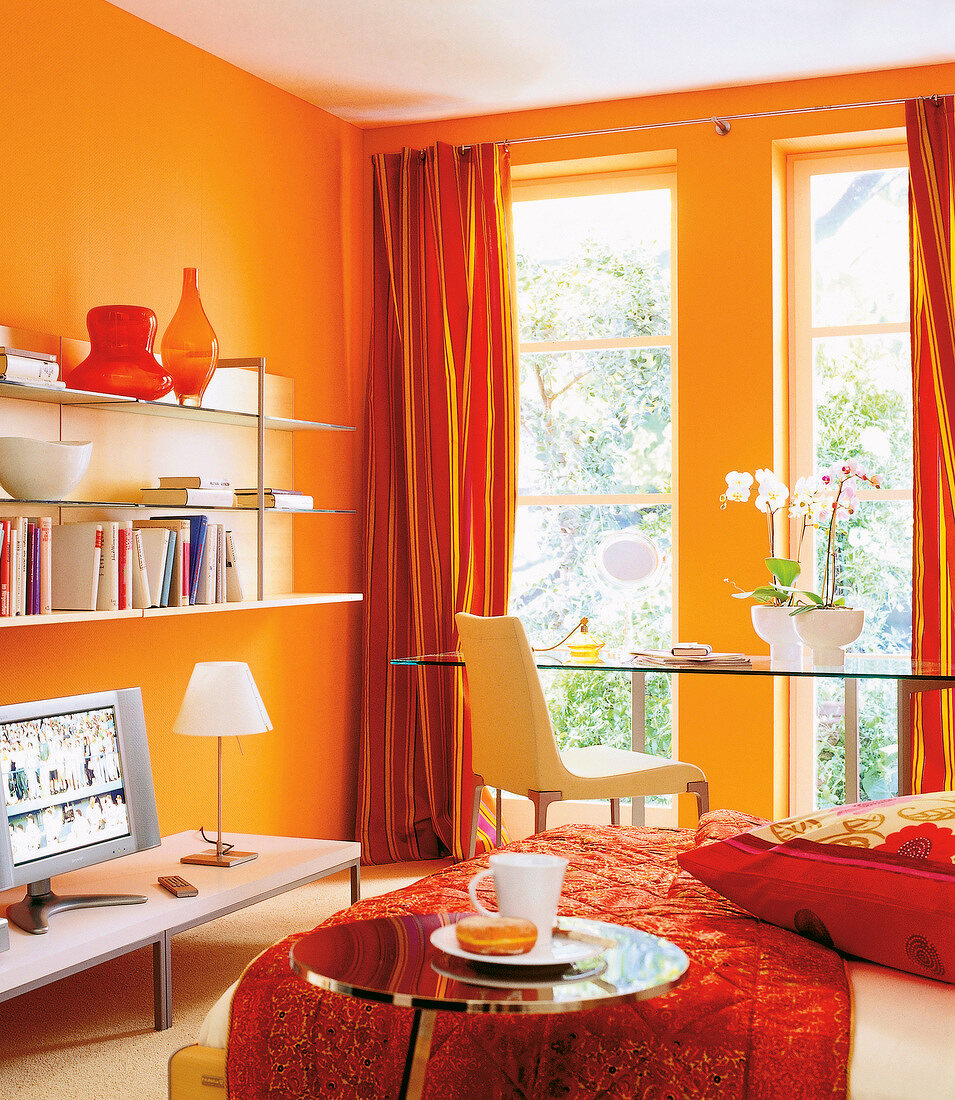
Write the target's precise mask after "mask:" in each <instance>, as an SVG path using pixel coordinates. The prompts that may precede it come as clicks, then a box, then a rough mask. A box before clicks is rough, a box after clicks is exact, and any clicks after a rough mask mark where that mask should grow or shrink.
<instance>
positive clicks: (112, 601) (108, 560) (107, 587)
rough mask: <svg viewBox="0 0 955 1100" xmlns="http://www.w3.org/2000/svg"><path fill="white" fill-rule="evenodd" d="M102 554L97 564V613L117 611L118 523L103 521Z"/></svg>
mask: <svg viewBox="0 0 955 1100" xmlns="http://www.w3.org/2000/svg"><path fill="white" fill-rule="evenodd" d="M100 526H101V527H102V529H103V543H102V554H101V555H100V562H99V592H98V594H97V597H96V610H97V611H118V610H119V523H118V522H117V521H116V520H105V519H104V520H103V521H102V522H101V524H100Z"/></svg>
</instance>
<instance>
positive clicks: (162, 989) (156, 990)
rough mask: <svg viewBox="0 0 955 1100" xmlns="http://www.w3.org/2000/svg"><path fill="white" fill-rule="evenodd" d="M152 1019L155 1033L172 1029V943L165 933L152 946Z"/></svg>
mask: <svg viewBox="0 0 955 1100" xmlns="http://www.w3.org/2000/svg"><path fill="white" fill-rule="evenodd" d="M153 1017H154V1020H155V1025H156V1030H157V1031H165V1030H166V1028H169V1027H172V943H171V938H170V935H169V933H168V932H166V931H164V932H163V933H162V936H161V937H160V938H159V939H158V940H156V942H155V943H154V944H153Z"/></svg>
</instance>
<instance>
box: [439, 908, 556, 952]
mask: <svg viewBox="0 0 955 1100" xmlns="http://www.w3.org/2000/svg"><path fill="white" fill-rule="evenodd" d="M454 927H455V930H456V931H457V934H458V943H459V944H460V945H461V947H462V948H463V949H464V950H465V951H470V952H471V953H472V954H474V955H525V954H527V952H528V951H530V949H531V948H532V947H533V946H534V944H535V943H537V926H536V925H535V924H534V923H533V922H532V921H529V920H524V918H523V917H463V918H462V919H461V920H459V921H458V923H457V924H456V925H455V926H454Z"/></svg>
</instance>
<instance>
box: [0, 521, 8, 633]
mask: <svg viewBox="0 0 955 1100" xmlns="http://www.w3.org/2000/svg"><path fill="white" fill-rule="evenodd" d="M9 614H10V521H9V520H8V519H4V520H0V617H2V618H4V619H5V618H7V617H8V616H9Z"/></svg>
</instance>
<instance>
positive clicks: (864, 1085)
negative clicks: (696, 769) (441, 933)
mask: <svg viewBox="0 0 955 1100" xmlns="http://www.w3.org/2000/svg"><path fill="white" fill-rule="evenodd" d="M759 824H761V823H760V822H756V821H754V820H753V819H752V818H749V817H746V816H744V815H740V814H736V813H732V812H730V811H716V812H714V813H710V814H707V815H705V816H704V818H703V819H702V820H701V822H700V826H699V828H698V829H696V830H692V829H682V830H667V829H653V828H645V827H631V826H623V827H621V826H578V825H568V826H563V827H561V828H557V829H552V830H549V831H548V832H546V833H543V834H540V835H539V836H535V837H531V838H529V839H528V840H525V841H520V842H516V843H515V844H513V845H511V847H512V848H514V849H517V850H523V851H548V852H554V853H557V854H560V855H562V856H565V857H566V858H567V859H568V860H569V861H570V865H569V867H568V871H567V876H566V878H565V886H564V891H563V894H562V899H561V907H560V912H561V913H563V914H568V915H576V916H583V917H589V918H591V919H597V920H606V921H612V922H615V923H619V924H628V925H633V926H635V927H639V928H642V929H644V930H645V931H648V932H652V933H654V934H657V935H661V936H664V937H666V938H667V939H670V940H672V941H673V942H675V943H676V944H678V945H679V946H680V947H681V948H682V949H683V950H684V951H685V952H686V953H687V955H688V956H689V958H690V968H689V970H688V972H687V975H686V977H685V979H684V981H683V982H682V983H681V984H680V985H679V986H678V987H677V988H676V989H675V990H673V991H672V992H670V993H668V994H666V995H664V996H661V997H657V998H654V999H651V1000H648V1001H643V1002H638V1003H635V1004H624V1005H618V1006H613V1007H609V1008H607V1009H597V1010H593V1011H591V1012H585V1013H580V1014H575V1015H567V1016H540V1017H533V1016H532V1017H524V1016H520V1017H501V1016H494V1017H484V1016H478V1017H475V1016H459V1015H457V1014H453V1013H439V1014H438V1017H437V1023H436V1027H435V1034H434V1041H433V1044H432V1055H431V1060H430V1062H429V1067H428V1078H427V1082H426V1086H425V1093H424V1095H425V1096H426V1097H435V1098H441V1100H453V1098H461V1100H465V1098H472V1097H475V1096H481V1097H512V1096H521V1097H553V1096H563V1097H568V1098H581V1100H582V1098H584V1097H594V1096H621V1097H625V1096H641V1097H643V1096H646V1097H660V1098H665V1097H672V1098H673V1100H683V1098H690V1097H719V1098H721V1100H722V1098H724V1097H725V1098H735V1097H739V1098H744V1097H759V1098H767V1100H771V1098H779V1100H784V1098H785V1100H799V1098H805V1100H816V1098H818V1097H830V1096H831V1097H843V1096H848V1097H850V1098H851V1100H889V1098H899V1100H901V1098H909V1097H919V1100H936V1098H937V1100H942V1098H943V1097H945V1098H951V1097H952V1096H953V1095H955V1086H953V1084H952V1082H955V986H952V985H950V984H948V983H947V982H944V981H937V980H933V979H932V978H930V977H924V976H919V975H917V974H912V973H904V972H901V971H898V970H895V969H892V968H888V967H885V966H879V965H876V964H874V963H871V962H866V961H863V960H858V959H847V958H844V957H843V956H842V955H840V954H839V953H837V952H836V951H834V950H832V949H831V948H829V947H826V946H824V945H822V944H820V943H817V942H815V941H814V940H813V939H810V938H807V937H806V936H804V935H797V934H796V933H794V932H792V931H789V930H787V929H785V928H781V927H777V926H776V925H774V924H771V923H769V922H767V921H763V920H758V919H757V918H755V917H753V916H752V915H751V914H750V913H748V912H746V911H745V910H744V909H742V908H740V907H739V906H738V905H736V904H734V903H733V902H731V901H728V900H727V899H726V898H724V897H723V896H721V895H720V894H718V893H717V892H716V891H714V890H713V889H711V888H709V887H708V886H705V885H704V884H703V883H702V882H701V881H699V879H698V878H697V877H695V876H694V875H693V874H691V873H689V871H687V870H685V869H684V868H683V867H681V865H680V863H679V860H680V858H681V857H683V858H688V857H690V856H692V854H693V853H694V852H695V851H697V850H698V849H699V848H700V847H701V846H702V845H707V844H711V843H713V842H716V843H717V844H718V843H719V842H721V841H723V840H725V839H727V838H734V837H735V836H736V835H737V834H740V833H742V832H744V831H746V830H751V829H752V828H753V827H754V826H757V825H759ZM707 850H710V849H707ZM713 850H715V849H713ZM485 865H486V857H478V858H476V859H474V860H470V861H467V862H464V863H460V864H457V865H456V866H453V867H450V868H447V869H445V870H443V871H440V872H438V873H437V874H434V875H431V876H429V877H428V878H425V879H422V880H421V881H420V882H417V883H415V884H413V885H411V886H409V887H405V888H404V889H402V890H397V891H393V892H392V893H390V894H385V895H382V896H380V897H376V898H372V899H368V900H366V901H362V902H358V903H357V904H356V905H354V906H352V907H350V908H349V909H347V910H343V911H342V912H341V913H338V914H336V915H335V916H334V917H332V918H330V921H329V922H327V923H340V922H344V921H349V920H354V919H358V918H363V917H373V916H389V915H396V914H402V913H412V912H418V913H428V912H442V911H450V912H453V911H460V910H464V909H468V908H469V907H470V903H469V901H468V897H467V883H468V881H469V879H470V878H471V876H472V875H474V874H475V873H476V872H477V870H478V869H479V868H480V867H482V866H485ZM301 934H304V932H303V933H299V934H298V935H301ZM296 938H297V935H295V936H291V937H289V938H287V939H286V940H283V941H282V942H281V943H279V944H276V945H274V946H273V947H271V948H269V949H268V950H267V951H265V952H263V954H262V955H260V956H259V957H258V958H257V959H255V960H254V961H253V962H252V963H251V964H250V965H249V967H248V968H247V970H246V971H245V973H244V974H243V975H242V976H241V978H240V979H239V980H238V981H237V982H236V983H235V984H234V985H233V986H232V987H231V988H230V989H229V990H227V991H226V992H225V993H224V994H223V995H222V997H220V999H219V1001H218V1002H217V1003H216V1005H215V1006H214V1007H213V1009H212V1010H211V1012H210V1013H209V1015H208V1016H207V1018H206V1021H205V1023H204V1025H203V1028H202V1031H201V1033H200V1035H199V1037H198V1039H199V1041H198V1043H197V1044H195V1045H194V1046H191V1047H187V1048H185V1049H184V1050H183V1051H180V1052H178V1053H177V1054H176V1055H174V1057H173V1059H172V1061H171V1063H170V1097H171V1100H200V1098H203V1097H218V1098H220V1100H221V1097H222V1087H223V1085H224V1083H225V1080H226V1079H227V1080H228V1095H229V1097H230V1100H264V1098H265V1097H275V1098H277V1100H278V1098H282V1100H284V1098H292V1097H295V1098H303V1097H313V1096H314V1097H317V1096H341V1097H355V1098H359V1097H369V1098H376V1100H377V1098H381V1097H388V1096H394V1095H397V1092H398V1082H399V1081H400V1076H401V1070H402V1066H403V1062H404V1057H405V1053H406V1050H407V1044H408V1039H409V1033H410V1027H411V1015H412V1013H411V1010H409V1009H403V1008H394V1007H392V1006H379V1005H372V1004H369V1003H367V1002H360V1001H357V1000H354V999H351V998H346V997H342V996H340V995H338V994H335V993H329V992H323V991H319V990H316V989H314V988H312V987H311V986H308V985H307V984H306V983H305V982H303V981H302V980H301V979H299V978H298V977H296V976H295V975H293V974H292V973H291V970H290V968H289V963H288V952H289V949H290V947H291V945H292V943H293V942H294V941H295V939H296ZM478 1082H479V1084H477V1083H478Z"/></svg>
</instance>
